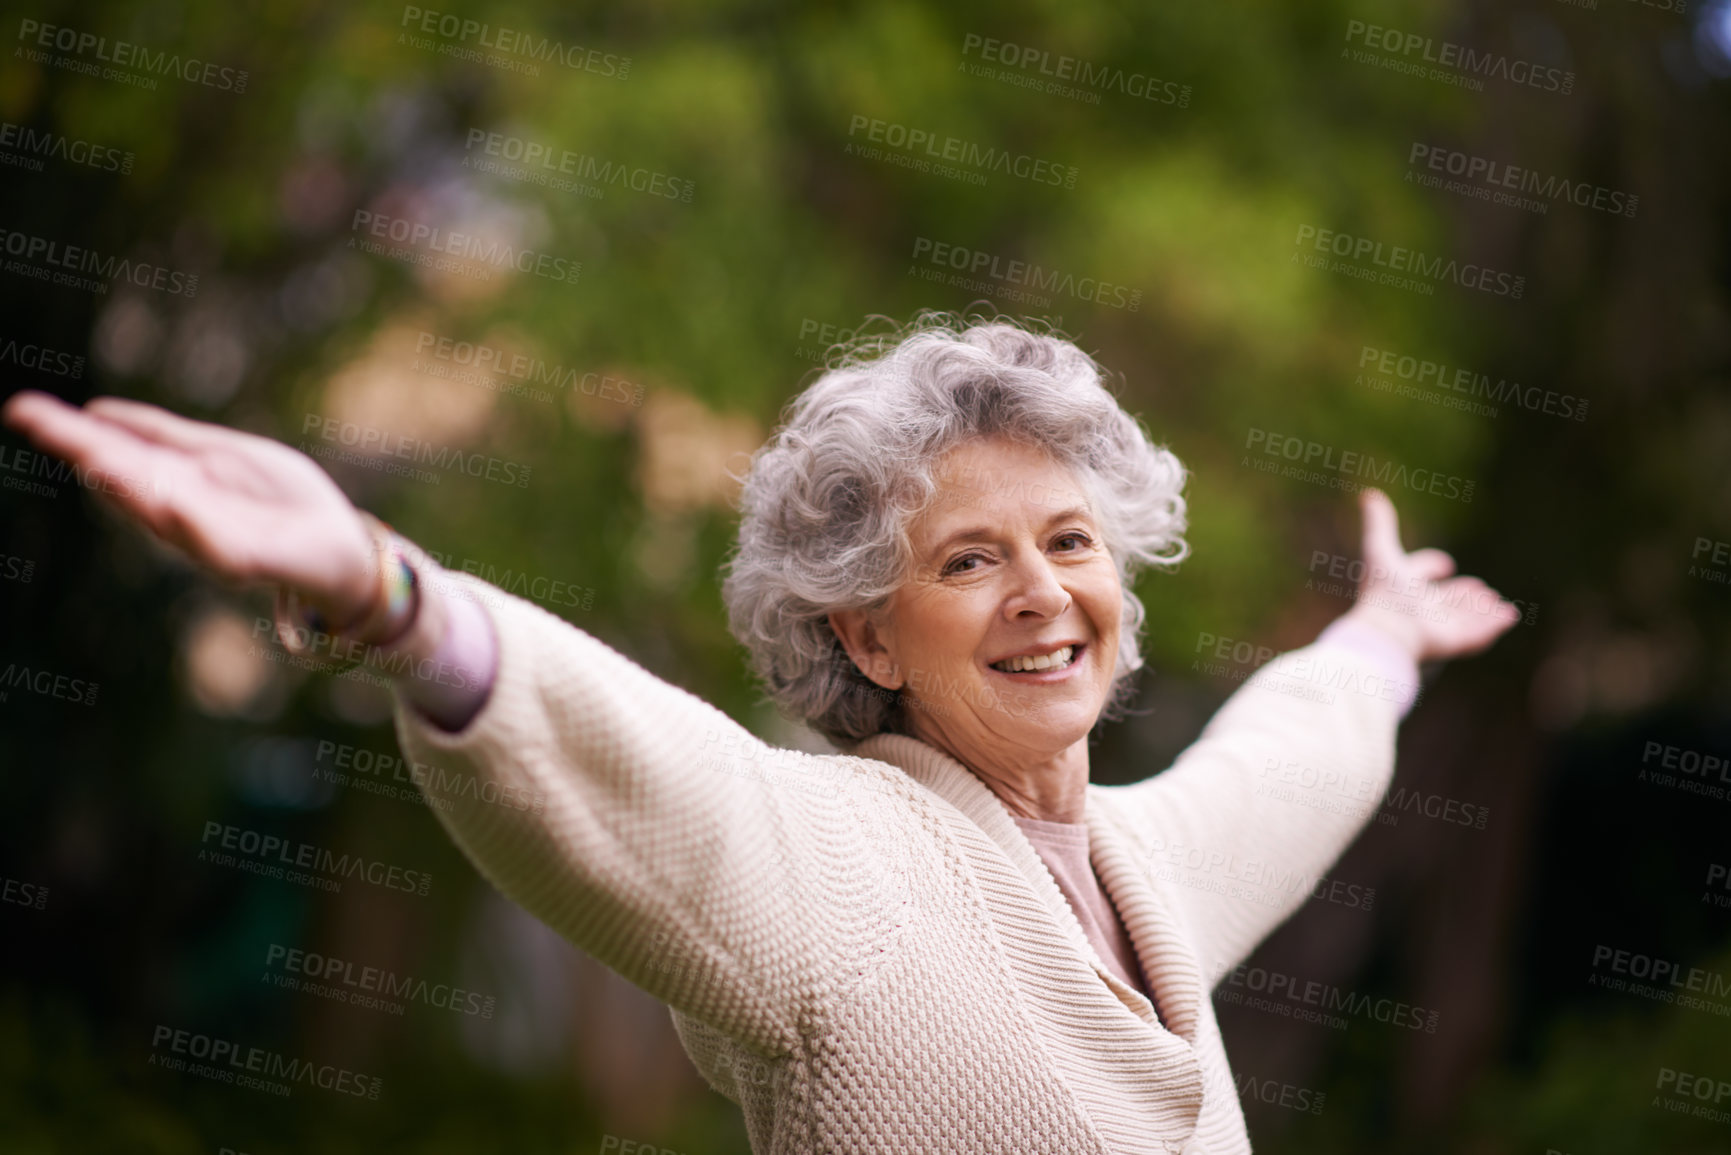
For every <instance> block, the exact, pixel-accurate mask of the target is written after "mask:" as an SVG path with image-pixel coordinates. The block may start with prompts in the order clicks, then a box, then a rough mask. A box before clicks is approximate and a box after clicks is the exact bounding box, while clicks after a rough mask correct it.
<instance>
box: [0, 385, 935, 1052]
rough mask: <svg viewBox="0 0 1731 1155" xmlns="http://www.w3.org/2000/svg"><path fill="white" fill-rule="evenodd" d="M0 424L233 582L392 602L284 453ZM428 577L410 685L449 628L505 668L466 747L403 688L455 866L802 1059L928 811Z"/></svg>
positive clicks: (94, 421) (26, 401) (103, 418)
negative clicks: (481, 635) (877, 814)
mask: <svg viewBox="0 0 1731 1155" xmlns="http://www.w3.org/2000/svg"><path fill="white" fill-rule="evenodd" d="M0 417H3V418H4V420H5V422H6V423H7V424H8V425H11V426H13V427H14V428H16V429H18V430H19V431H21V432H22V433H24V434H25V435H26V436H28V437H29V438H30V439H31V440H32V441H34V442H35V443H36V444H37V445H38V446H40V447H41V448H43V449H45V450H47V451H49V452H52V453H55V454H56V455H58V456H61V457H64V458H66V459H68V460H69V461H71V462H72V463H73V464H74V465H75V466H77V467H78V468H79V469H80V471H81V472H82V473H84V474H85V484H86V485H87V486H89V487H90V488H92V489H93V490H100V491H101V492H103V493H105V494H106V495H107V498H108V499H109V500H110V501H111V502H112V504H114V505H116V506H117V507H119V508H120V509H121V510H122V511H123V512H124V513H126V514H127V515H129V516H130V517H131V518H133V519H134V520H136V521H138V522H139V523H140V524H142V525H143V526H145V527H146V528H147V529H148V530H149V531H150V532H152V533H154V534H155V535H156V536H158V537H159V538H161V539H163V540H165V541H167V542H169V543H171V544H173V545H176V546H178V547H179V548H181V549H182V550H183V551H185V552H186V553H187V554H189V555H190V556H191V557H192V558H193V559H194V560H195V561H197V562H199V563H200V564H201V565H203V566H204V567H205V568H207V569H209V570H211V571H212V572H214V573H216V574H218V575H219V576H222V577H224V578H227V579H229V580H231V581H237V582H271V583H278V584H281V585H285V586H288V587H290V588H292V589H294V590H296V591H297V592H298V593H299V594H300V595H301V596H302V597H304V598H305V599H306V600H307V601H308V602H309V603H310V604H312V605H313V606H314V607H315V608H316V609H318V610H319V612H320V613H322V614H324V615H325V616H326V617H327V618H328V619H329V620H331V621H333V622H347V621H352V620H354V619H355V618H357V617H360V616H364V615H365V613H366V608H367V607H368V606H369V605H371V604H372V602H373V599H374V597H375V591H376V588H377V583H378V574H377V571H376V568H375V562H374V549H373V543H372V540H371V536H370V533H369V531H368V528H367V525H366V523H365V521H364V519H363V518H362V517H361V515H360V514H359V513H358V511H356V510H355V509H354V507H353V506H352V505H351V504H350V503H349V502H348V499H347V498H346V497H345V496H344V495H343V493H342V491H341V490H340V489H339V488H338V487H337V486H336V484H335V482H333V481H332V480H331V478H330V477H329V476H328V475H327V474H326V473H325V472H324V471H323V469H321V468H320V467H319V466H318V465H317V463H315V462H314V461H312V460H311V459H310V458H307V457H306V456H304V455H302V454H300V453H298V452H297V451H295V450H293V449H292V448H290V447H288V446H286V445H282V444H280V443H278V442H275V441H272V440H270V439H268V438H264V437H258V436H255V435H252V434H247V433H242V432H239V431H237V430H232V429H227V428H223V427H221V426H215V425H209V424H205V423H201V422H195V421H189V420H187V419H185V418H181V417H177V416H175V415H174V414H172V413H169V412H167V411H166V410H163V409H159V408H157V407H155V406H150V405H144V404H141V403H138V402H132V401H125V400H120V399H115V398H99V399H97V400H94V401H92V402H91V403H90V404H89V405H88V406H86V407H85V409H83V410H79V409H77V408H75V407H72V406H69V405H66V404H64V403H62V402H59V401H57V400H55V399H53V398H51V397H48V396H46V395H43V394H39V393H31V392H26V393H20V394H18V395H16V396H14V397H13V398H11V399H10V400H9V401H8V402H7V403H6V405H5V407H4V409H3V410H0ZM417 570H418V572H419V574H420V576H421V578H422V586H421V589H422V596H423V601H422V605H421V609H422V611H423V614H422V615H421V616H418V618H417V621H416V623H415V624H414V625H413V626H412V627H411V628H410V630H409V632H408V634H407V635H405V636H404V637H402V638H400V639H398V641H397V642H396V643H395V644H396V645H398V646H403V647H409V648H410V650H411V651H412V656H413V657H414V658H415V659H416V661H413V662H409V663H405V664H404V665H405V666H406V667H415V666H417V665H425V663H423V662H421V661H420V659H422V658H426V657H430V656H433V655H434V654H436V653H437V652H439V647H440V645H441V643H443V642H445V641H446V635H445V632H444V624H445V622H447V621H448V620H450V617H451V616H452V615H455V616H457V617H459V618H460V617H461V616H463V615H467V616H468V618H469V623H470V627H471V631H470V637H471V639H473V638H474V637H475V636H476V635H475V634H474V632H473V627H474V626H475V625H476V624H477V623H485V624H486V625H490V626H491V632H490V634H488V635H487V636H486V641H487V642H490V643H492V645H493V647H494V654H495V655H496V663H495V664H494V667H493V670H492V675H493V677H492V681H491V688H490V690H489V691H488V692H487V693H486V695H485V697H484V698H479V697H476V698H471V699H470V700H469V702H468V703H467V705H466V707H464V708H462V709H459V710H458V711H457V714H456V715H455V716H456V717H458V718H460V719H462V722H461V727H460V728H459V729H456V730H451V729H447V728H445V727H442V726H441V725H440V724H438V723H437V722H435V721H434V720H432V718H430V717H429V716H428V715H427V713H423V712H422V710H421V709H420V708H419V707H418V706H417V705H416V703H417V701H421V700H422V699H421V698H420V697H418V695H422V694H424V693H425V691H426V687H425V686H422V687H419V688H417V687H416V686H415V685H414V684H413V682H412V681H411V680H410V678H409V677H407V676H404V677H399V678H398V680H397V682H396V685H397V687H398V694H397V697H398V703H397V708H396V723H397V730H398V734H399V737H400V739H401V741H402V744H403V746H404V750H405V752H406V753H407V754H409V755H410V757H411V758H412V759H413V760H414V761H415V762H417V763H419V764H421V766H420V775H419V776H420V778H421V779H422V781H421V788H422V790H423V791H424V792H425V793H426V794H428V796H429V797H430V798H433V799H436V800H437V801H436V803H435V805H434V806H433V807H432V809H433V810H434V812H435V813H436V814H437V815H438V817H439V820H440V822H441V823H442V824H443V825H444V826H445V827H446V828H447V830H449V832H450V833H451V835H452V837H453V838H454V839H455V840H456V842H457V843H458V845H459V846H460V847H461V848H462V849H463V850H464V852H465V853H466V854H467V855H468V856H469V857H470V859H471V860H472V861H474V862H475V864H476V866H477V867H478V868H479V869H480V871H481V873H482V874H483V875H485V876H486V877H487V878H488V879H489V880H490V881H492V882H493V883H494V884H495V885H496V886H498V887H499V889H500V890H501V891H503V892H504V893H505V894H506V895H507V896H509V897H511V898H512V899H514V900H515V901H517V902H518V903H520V904H521V905H522V906H524V907H525V908H526V909H528V910H529V911H530V912H531V913H532V914H534V915H536V916H537V917H539V918H540V919H542V920H543V921H544V922H546V923H547V924H548V925H550V926H551V927H553V929H554V930H556V931H558V932H559V933H560V934H561V935H563V936H564V937H566V938H567V939H568V940H570V941H571V942H573V943H575V944H576V945H578V946H579V947H581V948H583V949H584V950H586V951H588V952H589V953H590V954H592V955H594V956H595V957H596V958H598V959H600V960H601V961H602V962H604V963H606V964H607V965H609V966H610V967H612V968H613V969H615V970H617V971H618V972H619V973H621V974H622V975H624V976H625V977H626V978H628V979H630V980H631V981H632V982H634V983H635V984H637V985H638V986H640V987H643V988H644V989H645V990H647V991H649V993H651V994H653V995H655V996H656V997H657V998H660V999H661V1000H662V1001H664V1002H667V1003H669V1004H670V1005H672V1006H674V1007H676V1008H678V1009H679V1010H681V1011H683V1012H685V1013H686V1014H688V1015H691V1016H692V1017H693V1018H696V1019H697V1020H699V1021H701V1022H705V1023H707V1024H708V1025H710V1026H712V1027H714V1028H715V1029H717V1030H719V1031H721V1032H722V1033H724V1034H726V1035H728V1036H729V1037H731V1038H734V1039H736V1040H738V1041H740V1042H741V1043H743V1044H745V1045H746V1046H748V1047H750V1048H751V1049H753V1050H755V1051H757V1052H759V1053H760V1054H763V1055H765V1056H773V1055H776V1054H783V1053H786V1052H787V1051H789V1050H791V1049H793V1048H796V1047H797V1046H798V1036H799V1033H800V1030H801V1026H802V1023H803V1020H804V1018H805V1015H806V1014H807V1012H809V1011H810V1010H811V1009H812V1007H813V1006H814V1004H815V1003H817V1002H818V1001H825V1000H828V999H830V998H833V997H834V996H835V995H836V994H838V993H839V992H838V990H837V989H836V987H835V984H836V983H837V982H838V981H843V982H845V981H846V980H847V979H848V978H849V977H850V976H858V975H859V974H861V973H862V970H863V967H862V965H861V964H862V960H865V959H866V958H867V957H869V956H870V955H871V954H872V953H873V952H874V951H877V950H881V949H882V947H883V943H884V941H885V940H886V939H888V938H891V937H893V935H891V934H890V931H891V929H892V927H893V924H894V922H895V921H896V918H897V914H896V909H895V908H896V907H897V905H898V903H897V902H896V896H895V893H894V887H893V884H892V883H890V882H889V881H888V880H889V878H890V873H889V871H890V869H891V868H892V863H891V859H892V856H893V851H891V850H890V849H889V847H888V846H886V845H885V840H884V839H883V838H881V837H879V836H878V833H877V831H878V830H881V829H882V826H881V825H878V826H877V827H876V829H873V825H874V824H870V823H868V822H867V821H866V818H865V816H867V815H868V814H870V813H871V812H873V811H874V810H879V809H881V808H882V807H884V806H885V804H886V803H888V804H889V805H890V806H892V807H901V808H904V809H905V808H907V807H908V806H909V805H910V803H909V801H907V800H900V799H898V800H895V801H893V802H892V801H891V800H890V799H888V798H886V797H885V796H884V795H883V794H882V793H878V792H877V791H880V790H885V789H887V790H889V791H890V792H891V793H898V792H900V791H902V790H903V789H904V787H905V783H903V782H901V781H899V780H898V778H897V776H895V775H890V774H886V773H884V770H886V769H887V768H882V769H880V770H876V771H874V770H873V769H872V768H871V767H872V764H871V763H869V762H865V761H863V760H859V759H848V758H843V757H839V756H828V757H825V756H816V755H808V754H803V753H799V752H796V751H788V750H776V749H773V748H769V747H765V746H763V745H762V744H761V743H759V742H758V741H757V740H756V739H755V738H754V737H753V736H752V735H751V734H750V733H749V732H748V731H746V730H745V729H744V728H743V727H741V726H739V725H738V724H737V723H735V722H734V721H733V720H732V719H730V718H728V717H727V716H726V715H725V714H723V713H722V712H721V711H719V710H717V709H715V708H714V707H712V706H710V705H709V704H707V703H705V702H703V701H701V700H699V699H697V698H695V697H693V696H692V695H690V694H689V693H687V692H685V691H684V690H681V689H679V688H678V687H676V686H673V685H670V684H668V683H667V682H664V681H662V680H660V679H658V678H656V677H654V676H653V675H652V674H650V673H649V672H648V671H647V670H645V669H643V668H642V667H641V666H639V665H637V664H636V663H634V662H632V661H630V660H629V659H627V658H625V657H624V656H623V655H621V654H619V653H617V652H616V651H614V650H613V649H611V648H609V647H608V646H606V645H605V644H603V643H602V642H601V641H600V640H598V639H596V638H594V637H593V636H591V635H589V634H587V633H585V632H583V631H582V630H579V629H577V628H576V627H574V626H571V625H570V624H568V623H566V622H564V621H563V620H561V619H559V618H557V617H555V616H554V615H552V614H550V613H547V612H546V611H544V610H541V609H540V608H538V607H536V606H534V605H532V604H530V603H528V602H526V601H523V600H522V599H519V598H516V597H513V596H511V595H509V594H506V593H504V592H502V591H500V590H498V589H497V588H496V587H493V586H490V585H488V584H487V583H485V582H482V581H480V580H479V579H476V578H473V577H471V576H469V575H466V574H458V573H448V572H446V571H443V570H441V569H439V568H438V567H437V566H435V565H433V564H432V563H431V562H430V560H427V559H424V558H423V559H420V560H419V561H418V562H417ZM465 600H466V601H467V604H463V602H464V601H465ZM385 668H387V669H388V668H390V667H389V665H388V664H387V665H386V667H385ZM435 696H436V693H435ZM430 712H431V713H432V714H434V716H437V715H438V711H437V710H433V711H430ZM874 788H875V789H874ZM910 797H911V794H910Z"/></svg>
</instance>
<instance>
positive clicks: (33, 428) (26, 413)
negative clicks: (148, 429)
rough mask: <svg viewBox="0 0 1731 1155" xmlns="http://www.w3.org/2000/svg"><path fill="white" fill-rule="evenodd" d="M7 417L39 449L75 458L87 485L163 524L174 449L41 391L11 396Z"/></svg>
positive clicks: (130, 510)
mask: <svg viewBox="0 0 1731 1155" xmlns="http://www.w3.org/2000/svg"><path fill="white" fill-rule="evenodd" d="M3 415H4V418H5V421H6V423H7V424H8V425H10V426H12V427H13V428H14V429H17V430H18V431H19V432H20V433H22V434H24V435H25V436H26V437H28V438H29V439H30V441H31V443H32V444H34V445H35V446H36V447H37V448H38V449H40V450H42V451H43V452H45V453H49V454H52V455H54V456H55V457H59V458H62V459H63V460H65V461H67V462H70V463H71V464H72V466H73V467H74V469H75V471H76V474H77V476H76V478H75V480H77V482H78V483H79V484H80V485H82V486H83V487H84V488H86V489H89V490H92V491H97V492H99V493H100V494H101V495H102V496H105V497H108V498H110V499H112V500H111V501H110V504H112V505H117V506H119V507H120V508H121V509H123V510H124V511H125V512H127V513H129V514H131V515H132V516H134V517H136V518H138V519H139V520H141V521H143V522H144V523H145V524H147V525H149V526H150V527H151V528H152V529H158V528H159V527H158V522H159V521H160V518H161V513H162V507H163V504H164V495H165V493H166V483H167V480H168V476H169V473H170V472H171V471H172V468H173V467H174V465H175V459H176V457H177V456H178V455H177V454H175V453H174V451H172V450H168V449H164V448H162V447H161V446H159V445H156V444H155V443H152V442H150V441H146V440H142V439H140V438H139V437H137V436H135V435H133V434H132V433H130V432H128V431H127V430H125V429H122V428H120V427H118V426H116V425H112V424H110V423H109V422H106V421H101V420H98V419H97V418H95V417H92V416H90V415H89V414H87V413H85V412H84V411H82V410H80V409H79V408H78V407H76V406H74V405H68V404H67V403H66V402H64V401H61V400H60V399H58V398H56V397H51V396H49V395H48V394H46V393H38V392H36V391H35V390H27V391H25V392H23V393H18V394H16V395H14V396H13V397H12V398H10V399H9V400H8V401H7V402H6V407H5V410H4V414H3Z"/></svg>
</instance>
